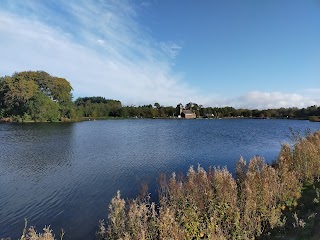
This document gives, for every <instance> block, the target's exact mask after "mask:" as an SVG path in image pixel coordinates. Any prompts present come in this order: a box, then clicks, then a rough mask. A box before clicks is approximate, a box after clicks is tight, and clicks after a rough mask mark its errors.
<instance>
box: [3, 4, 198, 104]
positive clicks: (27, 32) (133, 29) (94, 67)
mask: <svg viewBox="0 0 320 240" xmlns="http://www.w3.org/2000/svg"><path fill="white" fill-rule="evenodd" d="M31 3H32V4H31V5H30V9H34V11H35V12H30V17H27V18H23V17H21V16H19V14H18V9H16V10H15V11H16V12H14V13H8V12H5V11H2V12H1V11H0V35H1V36H5V37H2V38H1V40H0V44H1V45H0V46H1V47H0V48H1V54H2V56H6V57H5V58H1V60H0V65H1V66H2V68H1V69H0V74H1V76H2V75H5V74H7V75H11V74H12V73H13V72H15V71H23V70H44V71H47V72H49V73H50V74H52V75H56V76H61V77H65V78H67V79H68V80H69V81H70V82H71V85H72V86H73V88H74V93H75V95H76V96H79V95H81V96H92V95H95V96H97V95H101V96H104V97H106V98H114V99H119V100H121V101H122V102H124V103H125V104H146V103H152V102H153V101H154V102H155V101H157V102H160V104H164V105H167V104H168V105H171V104H175V103H178V102H181V101H183V102H188V101H189V97H190V96H192V97H193V98H195V99H199V98H200V97H199V96H200V94H198V93H197V91H195V90H194V89H193V88H189V87H188V86H187V85H186V84H185V83H184V82H183V79H182V75H181V74H177V73H173V71H172V69H171V60H170V58H172V57H175V56H176V54H177V52H178V51H179V50H180V49H181V47H180V46H178V45H177V44H175V43H173V42H170V43H167V44H163V46H166V49H167V52H166V54H168V53H169V57H168V56H166V54H164V53H163V52H162V51H161V49H159V48H158V46H159V43H157V42H155V41H154V40H153V39H152V38H151V37H150V36H148V35H146V34H145V33H144V32H143V31H142V30H140V28H139V26H138V25H137V23H136V21H135V16H136V13H135V11H134V8H133V7H131V6H130V4H129V3H128V2H123V1H121V2H120V1H108V2H106V1H97V2H95V3H96V4H92V3H90V2H88V1H81V2H74V1H70V2H64V3H62V2H61V4H63V7H64V9H69V10H68V13H67V14H69V15H70V16H69V18H70V19H72V21H73V24H74V27H75V28H77V29H73V31H68V29H69V27H70V26H69V25H63V23H62V22H63V21H62V20H59V21H54V19H51V18H53V16H52V14H53V13H52V12H51V10H50V9H48V8H46V7H45V6H44V5H41V9H42V11H43V12H44V13H45V14H46V15H47V16H46V20H47V21H46V22H44V21H39V19H41V18H42V17H43V16H41V15H40V16H39V15H37V14H38V13H37V4H35V2H32V1H31ZM39 8H40V6H39ZM120 10H121V11H120ZM70 21H71V20H70ZM49 22H50V24H49ZM197 96H198V97H197Z"/></svg>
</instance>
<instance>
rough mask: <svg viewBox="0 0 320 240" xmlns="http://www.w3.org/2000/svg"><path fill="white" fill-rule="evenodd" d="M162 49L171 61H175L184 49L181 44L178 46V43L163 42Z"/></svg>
mask: <svg viewBox="0 0 320 240" xmlns="http://www.w3.org/2000/svg"><path fill="white" fill-rule="evenodd" d="M160 47H161V49H162V51H163V52H164V53H165V54H166V55H168V56H169V57H170V58H171V59H175V58H176V57H177V56H178V54H179V52H180V51H181V49H182V46H181V44H178V43H176V42H161V43H160Z"/></svg>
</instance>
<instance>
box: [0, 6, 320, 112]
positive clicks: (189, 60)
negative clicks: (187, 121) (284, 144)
mask: <svg viewBox="0 0 320 240" xmlns="http://www.w3.org/2000/svg"><path fill="white" fill-rule="evenodd" d="M0 36H1V38H0V53H1V56H2V57H1V58H0V76H4V75H11V74H12V73H13V72H15V71H23V70H44V71H47V72H48V73H50V74H52V75H55V76H59V77H65V78H66V79H67V80H69V81H70V82H71V85H72V86H73V88H74V92H73V94H74V96H75V97H79V96H104V97H106V98H112V99H118V100H121V101H122V103H123V104H126V105H131V104H135V105H139V104H149V103H152V104H153V103H154V102H159V103H160V104H161V105H176V104H178V103H179V102H182V103H184V104H185V103H187V102H190V101H191V102H196V103H198V104H202V105H204V106H227V105H228V106H233V107H237V108H241V107H244V108H260V109H261V108H274V107H306V106H310V105H320V44H319V43H320V1H319V0H306V1H301V0H299V1H298V0H287V1H285V0H283V1H282V0H268V1H256V0H243V1H236V0H220V1H218V0H217V1H215V0H184V1H182V0H150V1H143V0H136V1H134V0H131V1H129V0H128V1H127V0H69V1H64V0H46V1H40V0H28V1H20V0H0Z"/></svg>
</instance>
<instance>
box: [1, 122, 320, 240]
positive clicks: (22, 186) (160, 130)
mask: <svg viewBox="0 0 320 240" xmlns="http://www.w3.org/2000/svg"><path fill="white" fill-rule="evenodd" d="M289 128H292V129H293V130H294V131H300V132H302V133H304V132H305V130H306V129H310V130H311V131H315V130H318V129H319V128H320V123H316V122H309V121H298V120H271V119H265V120H255V119H221V120H218V119H215V120H205V119H202V120H178V119H177V120H154V119H146V120H108V121H87V122H79V123H66V124H64V123H41V124H12V123H2V124H0V237H9V236H11V237H12V239H18V238H19V237H20V236H21V233H22V229H23V226H24V218H27V219H28V222H29V224H31V225H34V226H36V228H37V230H42V228H43V226H44V225H51V227H52V228H53V229H54V233H55V234H56V236H58V233H59V231H60V229H61V228H63V229H64V230H65V232H66V234H65V237H64V239H95V231H96V230H97V226H98V222H99V219H102V218H105V219H106V218H107V207H108V204H109V202H110V200H111V198H112V197H113V196H114V195H115V194H116V192H117V190H120V191H121V193H122V196H123V197H124V198H130V197H134V196H136V195H137V193H138V191H139V187H140V185H141V184H142V183H148V184H149V186H150V192H151V194H152V196H153V197H154V198H156V197H155V196H156V189H157V187H156V179H157V177H158V175H159V174H160V173H167V174H170V173H172V172H176V173H180V172H182V173H185V172H186V171H187V170H188V168H189V166H190V165H194V166H195V167H196V166H197V165H198V164H201V165H202V166H203V167H205V168H207V167H208V166H227V167H228V169H229V170H230V171H231V172H233V171H234V167H235V162H236V161H237V160H238V159H239V158H240V156H243V157H245V159H246V160H249V159H250V158H251V157H253V156H254V155H260V156H263V157H264V158H265V159H266V161H268V162H271V161H272V160H274V159H276V158H277V155H278V153H279V150H280V147H281V144H282V143H284V142H288V141H289V137H290V130H289Z"/></svg>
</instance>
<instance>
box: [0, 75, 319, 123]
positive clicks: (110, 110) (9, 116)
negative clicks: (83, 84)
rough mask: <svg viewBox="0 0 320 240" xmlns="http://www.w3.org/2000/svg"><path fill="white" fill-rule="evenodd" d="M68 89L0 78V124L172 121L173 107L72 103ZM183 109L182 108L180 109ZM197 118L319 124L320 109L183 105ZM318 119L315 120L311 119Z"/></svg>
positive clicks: (47, 80) (30, 78)
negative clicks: (109, 120)
mask: <svg viewBox="0 0 320 240" xmlns="http://www.w3.org/2000/svg"><path fill="white" fill-rule="evenodd" d="M71 91H72V86H71V85H70V83H69V82H68V81H67V80H66V79H64V78H60V77H54V76H51V75H50V74H48V73H46V72H43V71H26V72H18V73H14V74H13V75H12V76H5V77H0V120H2V121H17V122H30V121H34V122H45V121H49V122H56V121H80V120H82V119H83V118H108V117H119V118H174V117H178V115H179V112H178V111H177V109H176V107H173V106H162V105H160V104H159V103H154V104H149V105H143V106H122V104H121V102H120V101H118V100H112V99H106V98H104V97H80V98H77V99H76V100H75V101H73V100H72V94H71ZM182 107H183V106H182ZM184 109H187V110H192V111H193V112H195V113H196V115H197V117H200V118H201V117H208V118H236V117H245V118H290V119H308V118H312V119H313V120H319V121H320V118H319V116H320V107H318V106H310V107H307V108H302V109H299V108H279V109H266V110H258V109H253V110H251V109H235V108H233V107H203V106H202V105H198V104H196V103H191V102H190V103H187V104H186V105H185V107H184ZM315 116H318V117H315Z"/></svg>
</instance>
